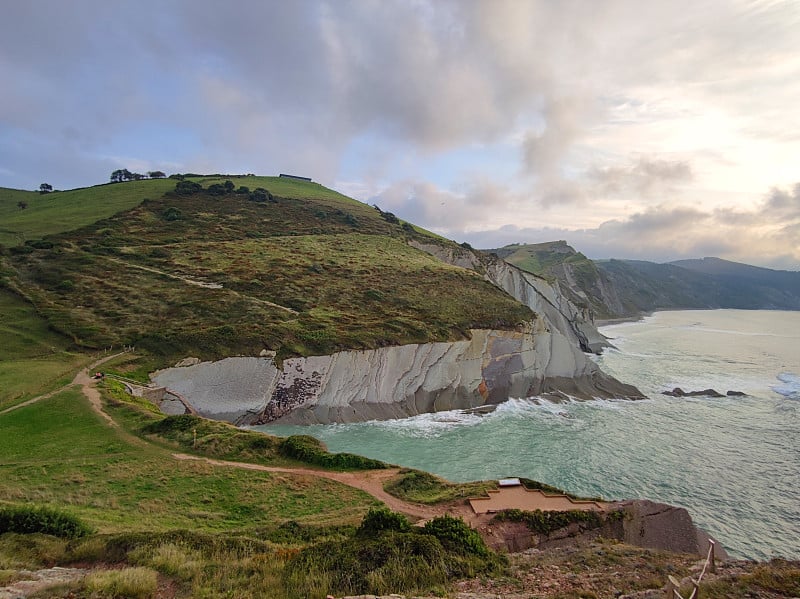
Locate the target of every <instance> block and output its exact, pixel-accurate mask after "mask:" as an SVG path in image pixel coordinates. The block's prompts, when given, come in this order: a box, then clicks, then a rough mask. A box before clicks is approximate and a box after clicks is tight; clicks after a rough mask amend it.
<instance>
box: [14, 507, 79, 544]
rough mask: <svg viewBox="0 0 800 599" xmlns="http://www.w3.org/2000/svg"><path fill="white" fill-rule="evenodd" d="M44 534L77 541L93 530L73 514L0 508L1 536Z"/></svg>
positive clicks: (21, 508) (45, 508)
mask: <svg viewBox="0 0 800 599" xmlns="http://www.w3.org/2000/svg"><path fill="white" fill-rule="evenodd" d="M6 532H16V533H22V534H31V533H37V532H38V533H43V534H47V535H53V536H56V537H62V538H65V539H75V538H78V537H83V536H86V535H88V534H90V533H91V532H92V529H91V528H90V527H89V526H87V525H86V524H84V523H83V522H82V521H81V520H79V519H78V518H76V517H75V516H73V515H71V514H66V513H64V512H61V511H59V510H54V509H51V508H47V507H41V506H40V507H31V506H12V507H4V508H0V534H2V533H6Z"/></svg>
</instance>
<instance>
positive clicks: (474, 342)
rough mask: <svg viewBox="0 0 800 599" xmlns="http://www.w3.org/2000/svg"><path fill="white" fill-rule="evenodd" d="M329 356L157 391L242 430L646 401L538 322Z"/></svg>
mask: <svg viewBox="0 0 800 599" xmlns="http://www.w3.org/2000/svg"><path fill="white" fill-rule="evenodd" d="M470 333H471V339H469V340H464V341H455V342H452V343H425V344H408V345H402V346H397V347H385V348H380V349H375V350H365V351H344V352H337V353H334V354H332V355H327V356H311V357H304V358H290V359H286V360H284V361H283V365H282V369H278V368H277V367H276V365H275V363H274V361H273V360H272V359H271V358H266V357H264V358H252V357H239V358H226V359H224V360H220V361H216V362H201V363H199V364H195V365H193V366H188V367H176V368H168V369H165V370H161V371H159V372H157V373H155V374H154V375H153V380H154V381H155V382H156V383H158V384H159V385H163V386H165V387H168V388H169V389H170V390H172V391H175V392H177V393H180V394H181V395H182V396H184V397H185V398H187V399H188V401H189V402H191V404H192V406H193V407H194V408H195V409H196V410H197V411H198V413H200V414H201V415H203V416H206V417H209V418H214V419H218V420H227V421H230V422H235V423H237V424H256V423H266V422H282V423H291V424H316V423H323V424H327V423H333V422H354V421H366V420H375V419H388V418H403V417H408V416H413V415H416V414H421V413H426V412H436V411H443V410H453V409H467V408H476V407H481V406H491V405H495V404H498V403H500V402H503V401H505V400H506V399H507V398H509V397H529V396H532V395H546V396H550V397H553V398H564V397H566V396H573V397H577V398H583V399H588V398H592V397H605V398H608V397H625V398H632V399H633V398H638V397H641V394H640V393H639V392H638V391H637V390H636V389H635V388H633V387H631V386H629V385H623V384H622V383H619V382H618V381H616V380H615V379H613V378H611V377H609V376H607V375H605V374H604V373H603V372H601V371H600V369H599V368H598V367H597V366H596V365H595V364H594V363H593V362H592V361H591V360H588V359H587V358H586V357H585V356H584V355H583V354H582V353H581V352H580V351H578V350H577V349H576V348H575V346H574V345H573V344H572V343H571V342H570V341H569V340H568V339H567V338H566V337H565V336H564V335H561V334H560V333H558V332H555V331H553V330H551V327H550V326H548V324H547V323H546V322H545V321H544V320H543V319H540V318H537V319H535V320H534V321H533V323H531V325H530V326H528V327H525V329H524V330H520V331H499V330H486V329H475V330H472V331H470Z"/></svg>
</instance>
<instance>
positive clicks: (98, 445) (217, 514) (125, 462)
mask: <svg viewBox="0 0 800 599" xmlns="http://www.w3.org/2000/svg"><path fill="white" fill-rule="evenodd" d="M0 430H2V431H3V434H2V435H1V436H0V497H2V498H3V500H4V501H7V502H13V503H29V502H30V503H36V504H43V505H48V506H53V507H60V508H66V509H68V510H69V511H70V512H72V513H74V514H76V515H78V516H80V517H81V518H83V519H84V520H85V521H86V522H88V523H89V524H90V525H92V526H93V527H95V528H96V529H97V530H98V531H100V532H105V533H110V532H120V531H128V532H130V531H154V530H169V529H177V528H187V529H192V530H206V531H231V530H240V529H252V528H258V527H262V528H263V527H276V526H278V525H279V524H281V523H283V522H286V521H288V520H296V521H299V522H306V523H315V524H329V523H332V522H336V523H348V522H349V523H354V522H356V521H357V520H358V518H359V517H360V516H361V515H362V514H363V513H364V512H365V511H366V509H368V507H369V506H371V505H374V504H375V503H376V502H375V500H374V499H373V498H371V497H369V496H368V495H366V494H364V493H362V492H360V491H357V490H355V489H352V488H351V487H346V486H344V485H340V484H338V483H335V482H331V481H328V480H324V479H318V478H314V477H297V476H289V475H275V474H269V473H263V472H248V471H241V470H237V469H232V468H231V469H229V468H215V467H213V466H210V465H208V464H205V463H203V462H177V461H175V460H174V459H173V458H171V457H170V453H169V451H168V449H165V448H162V447H159V446H157V445H139V444H137V445H132V444H131V443H130V442H128V441H127V440H126V437H125V436H124V435H122V434H121V433H120V432H119V431H117V430H115V429H112V428H110V427H108V426H107V425H106V424H105V423H104V422H103V421H102V420H101V419H100V418H98V416H97V415H96V414H94V413H93V412H92V410H91V408H89V406H88V404H87V402H86V399H85V398H84V397H83V395H82V394H81V393H80V391H78V390H77V389H70V390H67V391H65V392H63V393H61V394H59V395H57V396H54V397H52V398H50V399H47V400H42V401H40V402H37V403H35V404H32V405H30V406H26V407H23V408H19V409H17V410H14V411H12V412H9V413H7V414H3V415H0Z"/></svg>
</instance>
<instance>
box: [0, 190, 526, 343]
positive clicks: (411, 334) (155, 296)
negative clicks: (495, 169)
mask: <svg viewBox="0 0 800 599" xmlns="http://www.w3.org/2000/svg"><path fill="white" fill-rule="evenodd" d="M190 180H191V181H192V182H195V183H198V184H199V185H201V186H203V189H202V190H201V191H199V192H197V193H190V194H184V195H180V194H178V193H175V192H168V193H166V194H164V195H157V193H158V192H163V190H164V189H165V187H167V188H172V189H174V188H175V186H176V181H174V180H168V181H165V180H160V181H142V182H132V183H120V184H114V185H103V186H99V187H95V188H89V189H86V190H76V191H74V192H60V193H59V194H50V195H62V194H67V193H70V194H73V196H76V197H77V199H75V200H74V201H75V203H76V204H80V205H81V206H84V207H85V206H89V205H98V204H108V203H109V202H110V200H108V199H107V198H106V196H105V195H104V194H105V193H106V192H107V191H113V192H115V193H117V194H119V193H120V192H119V191H117V190H122V189H125V188H127V187H128V186H135V187H132V188H131V189H132V191H131V193H130V194H128V195H127V196H126V197H127V199H126V202H128V204H130V205H125V206H123V208H124V209H123V210H121V211H117V212H116V213H114V214H113V215H110V216H104V214H103V213H102V211H100V210H99V209H98V210H97V211H96V216H97V217H102V218H95V219H94V220H91V218H90V217H89V216H88V214H89V211H88V210H87V209H83V211H82V212H81V213H80V214H79V215H71V218H72V220H71V221H70V222H73V223H75V224H82V226H80V227H78V228H74V229H71V230H64V229H63V228H62V229H60V231H61V232H57V233H56V232H54V233H53V234H51V235H49V236H46V237H44V238H41V239H32V237H33V236H34V235H35V233H36V228H35V227H33V226H28V225H25V223H17V225H18V227H19V229H18V231H19V233H18V234H19V235H20V236H21V237H24V238H25V239H26V240H27V241H26V243H24V244H17V245H14V246H12V247H10V248H9V249H7V250H6V252H5V254H6V255H5V256H4V257H3V267H2V270H0V285H5V286H6V287H9V288H11V289H14V290H16V291H17V292H18V293H19V294H20V295H22V296H24V297H26V298H28V299H29V300H30V301H31V302H32V303H33V304H34V305H35V306H36V309H37V310H38V312H39V313H40V314H41V315H42V316H43V317H44V318H45V319H46V320H47V322H48V323H49V326H50V327H51V328H52V329H53V330H55V331H58V332H59V333H61V334H63V335H64V336H66V337H67V338H69V339H71V340H72V342H73V343H75V344H77V345H80V346H83V347H89V348H99V347H104V346H109V345H120V344H128V345H136V346H138V347H142V348H147V349H148V350H150V351H152V352H156V353H159V354H164V355H168V356H177V355H186V354H189V353H191V354H193V355H198V356H200V357H205V358H214V357H221V356H225V355H234V354H248V355H253V354H258V353H259V352H260V351H261V350H262V349H270V350H275V351H277V352H278V354H279V356H288V355H309V354H324V353H330V352H333V351H336V350H340V349H362V348H375V347H380V346H384V345H395V344H402V343H410V342H428V341H434V340H435V341H444V340H454V339H460V338H463V337H464V336H465V335H466V334H467V331H468V329H469V328H477V327H495V328H511V327H514V326H517V325H518V324H519V323H521V322H523V321H525V320H529V319H530V318H532V317H533V315H532V314H531V313H530V311H529V310H528V309H527V308H526V307H524V306H522V305H521V304H519V303H517V302H516V301H514V300H513V299H511V298H510V297H509V296H507V295H506V294H504V293H503V292H501V291H500V290H498V289H497V288H495V287H494V286H492V285H491V284H489V283H488V282H486V281H484V280H483V279H482V277H481V276H480V275H479V274H477V273H472V272H468V271H465V270H463V269H459V268H455V267H450V266H447V265H445V264H442V263H441V262H439V261H437V260H436V259H434V258H433V257H431V256H429V255H427V254H425V253H423V252H420V251H418V250H415V249H413V248H411V247H409V246H408V243H407V242H408V240H409V239H418V240H424V241H426V242H428V243H430V242H434V243H440V244H441V243H445V244H446V243H450V242H447V241H445V240H442V239H440V238H436V237H434V236H430V235H429V234H427V233H425V232H424V231H421V230H419V229H417V228H415V227H413V226H411V225H409V224H408V223H403V222H401V221H399V220H397V219H396V218H395V217H394V216H393V215H391V214H388V213H383V212H381V211H379V210H376V209H375V208H373V207H370V206H367V205H365V204H362V203H360V202H357V201H356V200H353V199H350V198H347V197H345V196H342V195H341V194H338V193H336V192H334V191H331V190H328V189H326V188H324V187H322V186H320V185H318V184H315V183H309V182H303V181H295V180H288V179H280V178H276V177H241V178H232V179H230V181H231V184H230V187H231V188H234V187H235V190H239V188H241V187H242V186H245V187H247V188H248V189H249V190H250V191H251V192H253V191H254V190H256V189H258V188H261V189H263V190H265V192H266V195H262V196H261V197H255V198H254V196H253V194H252V193H250V194H248V193H236V191H235V190H234V191H228V192H227V193H226V192H224V191H223V192H222V193H221V194H220V193H219V192H220V190H219V188H217V189H216V190H215V189H214V188H213V187H212V186H213V185H215V184H217V185H221V184H224V183H225V181H227V180H228V179H226V178H218V177H206V178H192V179H190ZM156 184H157V186H156ZM210 187H211V190H209V188H210ZM144 190H147V191H146V193H147V194H148V197H147V198H146V199H143V198H142V197H141V196H142V195H143V194H144V193H145V191H144ZM242 191H243V190H242ZM134 192H135V193H134ZM215 193H217V194H218V195H215ZM137 194H138V195H137ZM34 195H36V194H34ZM134 196H137V197H138V198H139V199H138V200H135V198H134ZM37 197H38V196H37ZM45 197H47V200H48V201H51V200H50V198H49V196H45ZM9 202H13V198H12V199H11V200H9ZM120 206H122V204H120ZM59 208H60V209H61V210H63V211H64V212H65V213H66V212H68V210H67V207H66V204H64V203H62V204H60V205H59ZM30 209H31V207H30V206H29V208H27V209H25V210H21V211H20V212H26V211H27V210H30ZM50 209H53V208H52V207H51V208H50ZM70 214H71V213H70ZM67 220H69V219H67V218H66V217H65V218H64V219H62V222H67ZM23 225H25V226H23ZM26 226H27V228H25V227H26ZM55 230H56V229H55V228H54V231H55Z"/></svg>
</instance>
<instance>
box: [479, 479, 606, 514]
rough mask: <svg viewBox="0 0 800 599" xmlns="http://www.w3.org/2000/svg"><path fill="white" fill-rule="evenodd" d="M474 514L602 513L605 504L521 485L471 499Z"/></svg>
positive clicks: (492, 491)
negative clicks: (521, 512)
mask: <svg viewBox="0 0 800 599" xmlns="http://www.w3.org/2000/svg"><path fill="white" fill-rule="evenodd" d="M469 504H470V506H472V510H473V511H474V512H475V513H476V514H487V513H491V512H499V511H501V510H510V509H518V510H525V511H529V512H532V511H534V510H542V511H543V512H565V511H568V510H587V511H588V510H591V511H598V512H602V511H603V510H605V509H606V506H607V505H608V504H607V503H604V502H600V501H576V500H574V499H570V498H569V497H567V496H566V495H547V494H545V493H542V492H541V491H532V490H529V489H526V488H525V487H523V486H522V485H519V486H515V487H501V488H499V489H497V490H491V491H489V495H488V497H472V498H470V500H469Z"/></svg>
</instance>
